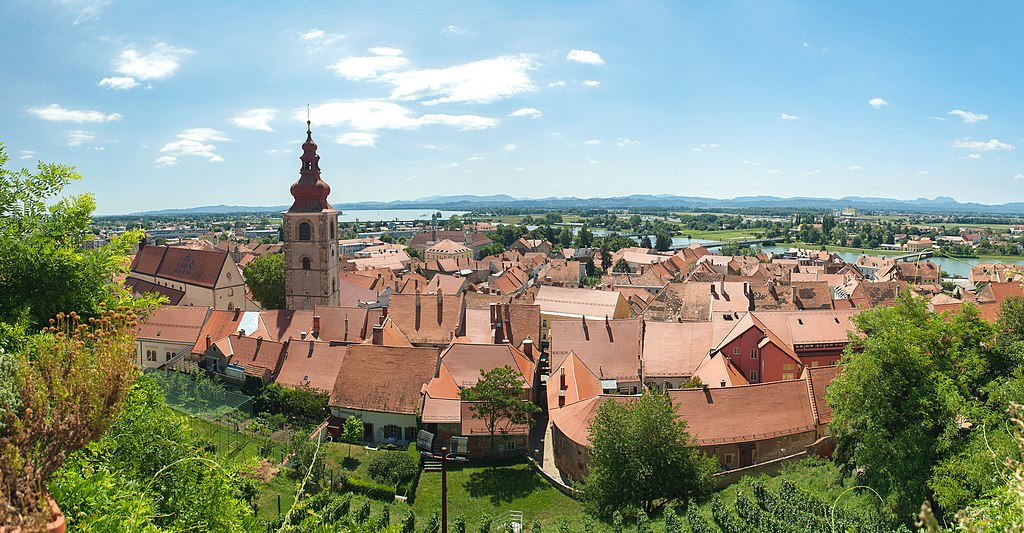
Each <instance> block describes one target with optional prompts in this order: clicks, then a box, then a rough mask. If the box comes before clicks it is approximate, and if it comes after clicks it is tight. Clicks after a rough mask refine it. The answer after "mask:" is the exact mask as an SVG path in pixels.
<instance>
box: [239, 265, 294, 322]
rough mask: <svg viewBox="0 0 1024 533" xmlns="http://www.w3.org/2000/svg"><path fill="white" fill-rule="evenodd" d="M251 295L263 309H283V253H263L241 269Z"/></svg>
mask: <svg viewBox="0 0 1024 533" xmlns="http://www.w3.org/2000/svg"><path fill="white" fill-rule="evenodd" d="M242 275H243V276H245V283H246V284H247V285H249V289H250V290H252V297H253V299H254V300H256V301H257V302H258V303H259V304H260V307H262V308H264V309H284V306H285V295H284V255H283V254H263V255H261V256H260V257H257V258H256V259H254V260H253V261H252V262H250V263H249V264H248V265H245V268H244V269H242Z"/></svg>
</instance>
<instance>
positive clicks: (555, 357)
mask: <svg viewBox="0 0 1024 533" xmlns="http://www.w3.org/2000/svg"><path fill="white" fill-rule="evenodd" d="M550 326H551V347H550V354H551V366H552V368H558V367H559V366H561V365H562V361H563V360H564V359H565V358H566V357H567V356H568V355H569V352H573V353H575V354H576V356H577V357H579V358H580V360H581V361H583V363H584V364H586V365H587V367H588V368H590V369H591V370H592V371H593V372H594V373H595V374H597V376H598V377H600V378H601V379H626V380H636V381H639V379H640V377H639V370H640V349H641V345H640V342H641V340H640V328H641V323H640V320H639V319H624V320H608V321H605V320H585V321H584V320H555V321H553V322H551V324H550Z"/></svg>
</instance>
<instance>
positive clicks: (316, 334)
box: [313, 315, 348, 337]
mask: <svg viewBox="0 0 1024 533" xmlns="http://www.w3.org/2000/svg"><path fill="white" fill-rule="evenodd" d="M347 319H348V318H347V317H346V320H347ZM313 336H314V337H319V336H320V315H313Z"/></svg>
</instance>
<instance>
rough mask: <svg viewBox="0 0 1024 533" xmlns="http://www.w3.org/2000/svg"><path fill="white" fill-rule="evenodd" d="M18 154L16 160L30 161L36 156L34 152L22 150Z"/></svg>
mask: <svg viewBox="0 0 1024 533" xmlns="http://www.w3.org/2000/svg"><path fill="white" fill-rule="evenodd" d="M18 153H19V154H21V155H19V156H18V159H32V158H33V157H35V156H36V151H35V150H22V151H20V152H18Z"/></svg>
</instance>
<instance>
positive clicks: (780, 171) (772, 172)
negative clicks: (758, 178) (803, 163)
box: [768, 168, 782, 174]
mask: <svg viewBox="0 0 1024 533" xmlns="http://www.w3.org/2000/svg"><path fill="white" fill-rule="evenodd" d="M768 173H769V174H782V169H778V168H773V169H771V170H769V171H768Z"/></svg>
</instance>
